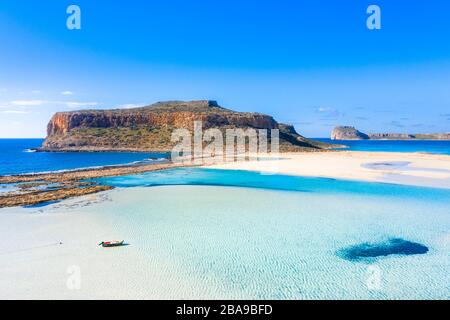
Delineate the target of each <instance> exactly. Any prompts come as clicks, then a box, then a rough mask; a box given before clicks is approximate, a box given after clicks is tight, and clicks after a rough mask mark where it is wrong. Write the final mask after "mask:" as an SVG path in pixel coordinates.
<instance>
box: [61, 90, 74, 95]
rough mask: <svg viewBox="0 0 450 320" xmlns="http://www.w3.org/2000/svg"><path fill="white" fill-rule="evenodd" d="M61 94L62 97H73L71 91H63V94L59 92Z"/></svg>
mask: <svg viewBox="0 0 450 320" xmlns="http://www.w3.org/2000/svg"><path fill="white" fill-rule="evenodd" d="M61 94H62V95H63V96H71V95H73V92H72V91H63V92H61Z"/></svg>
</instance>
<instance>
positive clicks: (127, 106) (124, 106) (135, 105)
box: [117, 103, 145, 109]
mask: <svg viewBox="0 0 450 320" xmlns="http://www.w3.org/2000/svg"><path fill="white" fill-rule="evenodd" d="M144 105H145V103H127V104H121V105H119V106H117V109H133V108H140V107H143V106H144Z"/></svg>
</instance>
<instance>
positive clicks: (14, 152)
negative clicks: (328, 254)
mask: <svg viewBox="0 0 450 320" xmlns="http://www.w3.org/2000/svg"><path fill="white" fill-rule="evenodd" d="M317 140H321V141H325V142H331V143H332V142H334V143H336V141H331V140H330V139H317ZM42 142H43V139H0V150H1V152H0V175H8V174H21V173H33V172H48V171H58V170H71V169H77V168H88V167H96V166H106V165H117V164H126V163H133V162H137V161H146V160H148V159H161V158H163V157H167V156H168V154H163V153H132V152H103V153H102V152H98V153H96V152H69V153H67V152H30V149H33V148H37V147H39V146H41V144H42ZM339 143H342V144H345V145H348V146H349V147H350V148H349V149H348V150H357V151H387V152H428V153H436V154H450V141H381V140H378V141H365V140H360V141H339Z"/></svg>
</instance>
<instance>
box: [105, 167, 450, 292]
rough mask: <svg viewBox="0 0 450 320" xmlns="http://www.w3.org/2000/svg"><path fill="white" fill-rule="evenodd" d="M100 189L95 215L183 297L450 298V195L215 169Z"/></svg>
mask: <svg viewBox="0 0 450 320" xmlns="http://www.w3.org/2000/svg"><path fill="white" fill-rule="evenodd" d="M100 181H101V182H102V183H107V184H111V185H114V186H116V187H118V188H117V189H115V190H114V191H113V192H112V199H113V202H108V203H104V204H100V205H99V208H98V210H99V211H101V212H108V219H109V221H113V223H114V224H115V225H116V226H117V228H118V230H120V234H126V235H127V236H128V237H129V239H128V240H129V241H130V243H132V244H133V245H136V246H138V247H139V248H140V249H141V250H142V252H143V253H144V255H147V257H148V259H149V261H150V260H154V261H162V260H163V261H169V263H170V265H171V266H172V267H174V268H175V269H176V270H177V271H176V272H177V273H181V274H183V277H184V278H185V279H192V281H193V282H195V285H194V284H193V288H194V287H195V288H202V289H201V290H204V291H203V292H197V291H195V290H194V289H193V292H192V296H191V298H196V297H204V296H207V297H210V298H247V299H259V298H261V299H366V298H368V299H436V298H439V299H448V298H450V281H449V280H450V278H449V276H450V210H449V209H450V190H445V189H433V188H419V187H407V186H400V185H392V184H380V183H365V182H354V181H343V180H333V179H323V178H303V177H291V176H282V175H263V174H259V173H257V172H245V171H227V170H213V169H175V170H167V171H162V172H153V173H146V174H141V175H133V176H125V177H114V178H102V179H100ZM398 243H400V244H402V245H403V248H401V250H400V251H398V250H399V248H398V247H396V244H398ZM367 248H371V249H370V250H367ZM358 250H359V251H361V252H359V251H358ZM364 250H366V251H364ZM396 250H397V251H396ZM358 252H359V253H361V254H362V256H352V255H355V254H358ZM367 252H369V253H374V252H375V254H374V255H373V256H370V254H369V256H365V255H364V254H367ZM374 276H376V277H379V278H377V279H378V280H377V281H378V282H377V281H375V285H374V282H373V277H374ZM174 290H176V288H174Z"/></svg>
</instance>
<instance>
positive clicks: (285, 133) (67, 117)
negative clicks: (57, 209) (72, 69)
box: [39, 100, 334, 152]
mask: <svg viewBox="0 0 450 320" xmlns="http://www.w3.org/2000/svg"><path fill="white" fill-rule="evenodd" d="M194 121H202V124H203V129H209V128H218V129H220V130H221V131H224V130H226V129H235V128H243V129H246V128H254V129H279V130H280V151H282V152H295V151H316V150H322V149H329V148H332V147H334V146H333V145H330V144H326V143H322V142H319V141H314V140H310V139H306V138H305V137H303V136H301V135H299V134H298V133H297V132H296V131H295V129H294V127H293V126H291V125H286V124H282V123H278V122H277V121H275V120H274V118H273V117H272V116H269V115H264V114H260V113H254V112H237V111H233V110H230V109H225V108H223V107H221V106H219V105H218V103H217V102H215V101H209V100H200V101H189V102H185V101H167V102H158V103H155V104H153V105H150V106H146V107H141V108H134V109H114V110H83V111H73V112H58V113H56V114H55V115H54V116H53V117H52V119H51V120H50V122H49V124H48V126H47V138H46V140H45V141H44V144H43V146H42V148H40V149H39V151H136V152H149V151H154V152H164V151H170V150H171V149H172V148H173V146H174V143H173V142H171V133H172V131H173V130H174V129H189V130H192V128H193V124H194Z"/></svg>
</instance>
